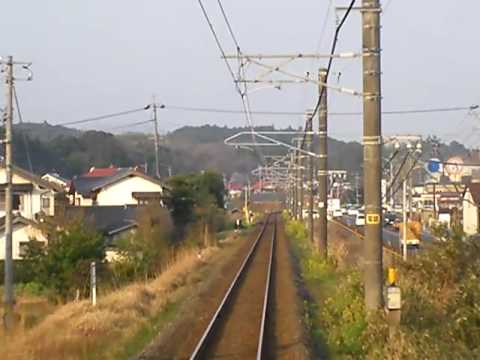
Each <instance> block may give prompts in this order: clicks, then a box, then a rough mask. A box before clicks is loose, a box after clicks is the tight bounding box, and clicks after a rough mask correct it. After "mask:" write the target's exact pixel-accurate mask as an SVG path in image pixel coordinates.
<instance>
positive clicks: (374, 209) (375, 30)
mask: <svg viewBox="0 0 480 360" xmlns="http://www.w3.org/2000/svg"><path fill="white" fill-rule="evenodd" d="M380 14H381V7H380V1H379V0H362V27H363V51H364V57H363V93H364V101H363V104H364V105H363V114H364V125H363V126H364V128H363V134H364V135H363V149H364V150H363V151H364V152H363V154H364V155H363V156H364V166H363V168H364V199H365V220H366V221H365V241H364V246H365V247H364V286H365V307H366V309H367V310H378V309H380V308H381V307H382V305H383V254H382V246H383V243H382V221H381V219H382V190H381V177H382V171H381V168H382V163H381V158H382V157H381V151H382V148H381V146H382V128H381V98H382V97H381V81H380V78H381V66H380V54H381V48H380Z"/></svg>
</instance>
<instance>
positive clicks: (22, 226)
mask: <svg viewBox="0 0 480 360" xmlns="http://www.w3.org/2000/svg"><path fill="white" fill-rule="evenodd" d="M12 170H13V174H12V182H13V235H12V246H13V249H12V250H13V253H12V255H13V258H14V259H15V260H18V259H21V258H22V256H23V254H24V249H25V245H26V244H27V243H28V242H29V241H31V240H32V239H36V240H37V241H41V242H46V241H47V239H46V237H45V236H44V235H43V234H42V232H41V229H40V222H39V219H40V218H41V217H43V216H54V215H55V211H56V203H58V202H60V200H61V198H62V197H63V189H62V187H61V186H59V185H57V184H55V183H51V182H48V181H46V180H44V179H42V178H40V177H39V176H37V175H35V174H32V173H30V172H28V171H26V170H23V169H21V168H19V167H17V166H13V169H12ZM5 188H6V173H5V166H4V165H2V166H0V260H3V259H5V233H4V232H5Z"/></svg>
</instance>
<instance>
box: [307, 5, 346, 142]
mask: <svg viewBox="0 0 480 360" xmlns="http://www.w3.org/2000/svg"><path fill="white" fill-rule="evenodd" d="M355 2H356V0H351V2H350V5H349V6H348V8H347V10H346V11H345V14H344V15H343V17H342V20H341V21H340V23H339V24H338V25H337V27H336V29H335V34H334V37H333V42H332V47H331V49H330V55H333V54H335V51H336V49H337V43H338V36H339V34H340V31H341V30H342V28H343V25H344V24H345V22H346V20H347V18H348V16H349V15H350V13H351V11H352V9H353V6H354V5H355ZM332 63H333V56H332V57H330V58H329V60H328V65H327V73H326V76H325V82H326V83H328V77H329V74H330V70H331V68H332ZM325 91H326V87H325V86H322V89H321V91H320V96H319V97H318V100H317V103H316V104H315V107H314V110H313V112H312V114H311V115H310V116H309V117H308V119H307V122H306V124H305V129H309V128H310V127H311V126H312V125H311V123H312V122H313V118H314V117H315V114H317V112H318V110H319V108H320V104H321V103H322V99H323V96H325ZM305 141H306V136H305V135H304V136H303V140H302V144H301V148H303V146H304V145H305Z"/></svg>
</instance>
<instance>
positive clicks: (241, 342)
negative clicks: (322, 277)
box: [190, 214, 277, 360]
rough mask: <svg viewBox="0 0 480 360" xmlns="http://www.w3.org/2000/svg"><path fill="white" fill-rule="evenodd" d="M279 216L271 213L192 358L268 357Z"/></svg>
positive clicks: (258, 358)
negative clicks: (270, 305) (270, 307)
mask: <svg viewBox="0 0 480 360" xmlns="http://www.w3.org/2000/svg"><path fill="white" fill-rule="evenodd" d="M276 236H277V215H276V214H270V215H268V216H267V218H266V220H265V222H264V224H263V226H262V229H261V230H260V232H259V234H258V236H257V238H256V240H255V241H254V243H253V244H252V246H251V248H250V250H249V251H248V253H247V256H246V257H245V259H244V260H243V262H242V264H241V266H240V268H239V270H238V272H237V273H236V275H235V277H234V279H233V281H232V282H231V284H230V286H229V287H228V290H227V291H226V293H225V296H224V297H223V299H222V300H221V302H220V305H219V306H218V308H217V310H216V311H215V313H214V315H213V317H212V318H211V320H210V322H209V324H208V326H207V328H206V329H205V331H204V333H203V335H202V337H201V338H200V340H199V341H198V343H197V345H196V347H195V350H194V351H193V353H192V354H191V356H190V360H199V359H257V360H260V359H265V358H267V357H268V353H269V348H268V339H267V338H268V335H267V333H268V331H269V329H268V324H269V312H270V310H269V304H270V302H271V300H270V297H271V296H273V295H271V293H272V289H271V288H272V285H271V283H272V272H273V270H272V267H273V259H274V252H275V242H276Z"/></svg>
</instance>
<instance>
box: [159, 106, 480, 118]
mask: <svg viewBox="0 0 480 360" xmlns="http://www.w3.org/2000/svg"><path fill="white" fill-rule="evenodd" d="M162 106H164V107H165V110H176V111H186V112H207V113H220V114H232V115H235V114H243V113H244V112H243V110H235V109H222V108H215V107H195V106H181V105H168V104H162ZM477 107H478V105H472V106H454V107H444V108H419V109H405V110H387V111H382V115H408V114H428V113H442V112H460V111H467V110H472V109H476V108H477ZM251 113H252V114H254V115H272V116H298V115H300V116H302V115H305V112H300V111H269V110H266V111H252V112H251ZM328 115H329V116H361V115H363V113H362V112H329V113H328Z"/></svg>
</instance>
